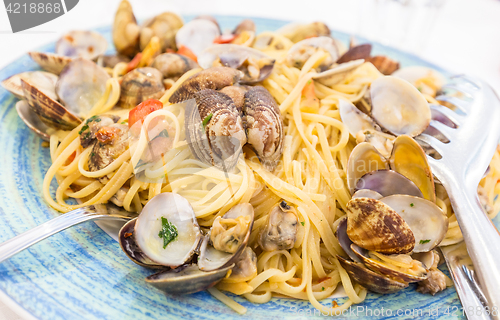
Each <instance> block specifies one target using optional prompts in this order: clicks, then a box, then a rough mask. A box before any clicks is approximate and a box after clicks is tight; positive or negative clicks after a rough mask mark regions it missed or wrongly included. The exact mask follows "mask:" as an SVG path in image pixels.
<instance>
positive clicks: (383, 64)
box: [366, 56, 399, 76]
mask: <svg viewBox="0 0 500 320" xmlns="http://www.w3.org/2000/svg"><path fill="white" fill-rule="evenodd" d="M366 61H367V62H371V63H372V64H373V65H374V66H375V68H377V69H378V71H380V72H381V73H382V74H384V75H386V76H387V75H390V74H392V73H394V71H396V70H398V69H399V62H397V61H396V60H393V59H391V58H389V57H387V56H374V57H369V58H367V59H366Z"/></svg>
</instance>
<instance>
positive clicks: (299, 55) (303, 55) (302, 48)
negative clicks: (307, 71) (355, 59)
mask: <svg viewBox="0 0 500 320" xmlns="http://www.w3.org/2000/svg"><path fill="white" fill-rule="evenodd" d="M318 50H323V51H326V52H327V53H328V56H327V58H325V59H324V60H323V61H322V62H321V64H320V65H319V66H318V71H320V72H321V71H325V70H327V69H328V68H329V67H330V66H331V65H333V64H334V63H335V61H337V59H338V58H339V56H340V54H339V49H338V47H337V42H335V40H334V39H332V38H330V37H314V38H308V39H304V40H302V41H300V42H297V43H296V44H294V45H293V46H292V47H291V48H290V50H288V53H287V56H286V62H287V64H288V65H289V66H292V67H295V68H298V69H302V67H303V66H304V64H305V63H306V61H307V60H308V59H309V58H310V57H311V56H312V55H313V54H314V53H316V52H317V51H318Z"/></svg>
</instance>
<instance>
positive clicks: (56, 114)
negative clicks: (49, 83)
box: [21, 79, 82, 130]
mask: <svg viewBox="0 0 500 320" xmlns="http://www.w3.org/2000/svg"><path fill="white" fill-rule="evenodd" d="M21 86H22V88H23V93H24V97H25V98H26V100H27V101H28V103H29V105H30V107H31V110H32V111H33V112H34V113H36V114H37V115H38V117H40V120H42V122H43V123H44V124H45V125H46V126H48V127H50V128H54V129H61V130H72V129H73V128H75V127H77V126H78V125H79V124H80V123H81V122H82V120H81V119H80V118H79V117H78V116H77V115H75V114H73V113H72V112H71V111H70V110H68V109H67V108H65V107H64V106H63V105H62V104H60V103H59V102H57V101H56V100H54V99H52V98H50V97H49V96H47V95H46V94H45V93H43V92H42V91H40V90H39V89H38V88H37V87H36V86H35V85H32V84H31V83H30V80H23V79H21Z"/></svg>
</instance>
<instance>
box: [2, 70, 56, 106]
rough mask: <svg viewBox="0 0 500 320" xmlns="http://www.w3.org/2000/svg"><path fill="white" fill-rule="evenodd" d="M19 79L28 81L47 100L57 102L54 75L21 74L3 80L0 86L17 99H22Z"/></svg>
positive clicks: (37, 72)
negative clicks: (47, 98)
mask: <svg viewBox="0 0 500 320" xmlns="http://www.w3.org/2000/svg"><path fill="white" fill-rule="evenodd" d="M21 79H24V80H26V81H29V82H30V83H31V84H32V85H33V86H36V87H37V88H38V90H40V91H42V92H43V93H45V94H46V95H47V96H48V97H49V98H51V99H54V100H57V95H56V92H55V87H56V82H57V79H58V77H57V76H56V75H55V74H52V73H49V72H44V71H28V72H23V73H19V74H15V75H13V76H11V77H9V78H7V79H5V80H4V81H2V86H3V87H4V88H5V89H6V90H8V91H10V92H11V93H12V94H14V95H15V96H16V97H18V98H19V99H24V92H23V87H22V85H21Z"/></svg>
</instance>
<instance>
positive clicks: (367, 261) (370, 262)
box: [351, 244, 429, 283]
mask: <svg viewBox="0 0 500 320" xmlns="http://www.w3.org/2000/svg"><path fill="white" fill-rule="evenodd" d="M351 249H352V252H354V254H355V255H356V256H357V257H358V258H359V259H360V260H361V261H362V262H363V264H364V265H365V266H367V267H368V268H369V269H371V270H373V271H375V272H377V273H381V274H383V275H386V276H388V277H389V278H391V279H394V280H396V281H399V282H408V283H411V282H418V281H422V280H425V279H427V277H428V276H429V275H428V273H427V269H426V268H425V266H424V265H423V264H422V266H421V268H422V272H421V273H418V272H417V274H412V273H410V272H405V271H404V270H399V269H398V268H397V267H395V266H391V265H390V264H387V263H383V262H381V261H377V260H375V259H372V258H370V256H369V255H368V252H366V250H363V249H362V248H360V247H358V246H357V245H355V244H352V245H351ZM416 263H421V262H416Z"/></svg>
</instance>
